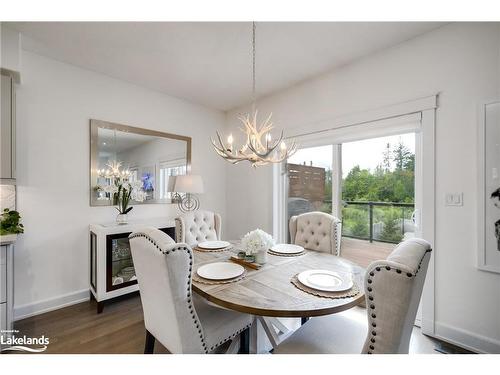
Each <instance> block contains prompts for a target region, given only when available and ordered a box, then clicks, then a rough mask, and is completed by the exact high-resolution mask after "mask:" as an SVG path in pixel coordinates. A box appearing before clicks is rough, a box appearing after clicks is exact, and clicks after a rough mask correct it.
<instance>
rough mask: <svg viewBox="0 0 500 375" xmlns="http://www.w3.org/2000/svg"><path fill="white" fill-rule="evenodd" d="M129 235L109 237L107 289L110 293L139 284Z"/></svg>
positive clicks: (121, 234)
mask: <svg viewBox="0 0 500 375" xmlns="http://www.w3.org/2000/svg"><path fill="white" fill-rule="evenodd" d="M129 235H130V233H119V234H112V235H108V236H107V239H106V253H107V257H106V258H107V262H106V263H107V266H106V268H107V269H106V279H107V280H106V289H107V290H108V291H110V290H115V289H118V288H123V287H126V286H130V285H133V284H137V277H136V276H135V269H134V263H133V262H132V253H131V251H130V243H129V240H128V236H129Z"/></svg>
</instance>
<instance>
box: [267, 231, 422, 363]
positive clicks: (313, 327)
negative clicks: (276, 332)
mask: <svg viewBox="0 0 500 375" xmlns="http://www.w3.org/2000/svg"><path fill="white" fill-rule="evenodd" d="M430 256H431V247H430V245H429V243H427V242H426V241H424V240H422V239H418V238H412V239H409V240H407V241H404V242H402V243H400V244H399V245H398V246H397V247H396V249H394V250H393V252H392V253H391V254H390V255H389V257H388V258H387V260H379V261H375V262H373V263H371V264H370V266H369V267H368V269H367V271H366V276H365V285H364V289H365V296H366V297H365V298H366V306H367V308H366V310H367V311H366V312H367V319H363V320H359V319H353V318H352V316H350V314H349V311H345V312H342V313H339V314H333V315H330V316H325V317H319V318H311V319H310V320H309V321H308V322H307V323H305V324H304V325H303V326H302V327H300V328H299V329H298V330H297V331H296V332H294V333H293V334H292V335H291V337H289V338H288V339H287V340H285V341H284V342H283V343H281V344H280V345H279V346H278V348H277V349H275V350H274V352H273V353H276V354H291V353H304V354H307V353H311V354H312V353H317V354H322V353H324V354H326V353H336V354H349V353H367V354H382V353H385V354H388V353H391V354H397V353H408V349H409V344H410V337H411V333H412V329H413V325H414V322H415V316H416V314H417V309H418V304H419V302H420V297H421V295H422V289H423V286H424V281H425V275H426V273H427V266H428V264H429V259H430ZM351 315H352V314H351Z"/></svg>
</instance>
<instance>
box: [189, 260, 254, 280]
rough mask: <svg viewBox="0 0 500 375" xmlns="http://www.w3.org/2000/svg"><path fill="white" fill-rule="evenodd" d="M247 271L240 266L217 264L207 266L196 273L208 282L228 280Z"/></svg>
mask: <svg viewBox="0 0 500 375" xmlns="http://www.w3.org/2000/svg"><path fill="white" fill-rule="evenodd" d="M243 272H245V269H244V268H243V267H242V266H240V265H239V264H234V263H228V262H216V263H209V264H205V265H204V266H201V267H200V268H198V270H197V271H196V273H197V274H198V275H199V276H200V277H203V278H204V279H208V280H227V279H233V278H235V277H238V276H241V275H242V274H243Z"/></svg>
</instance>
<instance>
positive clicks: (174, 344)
mask: <svg viewBox="0 0 500 375" xmlns="http://www.w3.org/2000/svg"><path fill="white" fill-rule="evenodd" d="M129 239H130V246H131V249H132V257H133V261H134V266H135V270H136V275H137V280H138V283H139V290H140V294H141V301H142V308H143V310H144V324H145V326H146V346H145V350H144V352H145V353H152V352H153V347H154V342H155V339H156V340H158V341H159V342H160V343H161V344H162V345H163V346H165V348H167V349H168V351H169V352H170V353H211V352H213V351H214V350H216V349H217V348H218V347H219V346H220V345H222V344H223V343H225V342H227V341H230V340H231V341H232V342H231V344H230V346H229V349H230V350H231V351H236V348H237V347H238V344H239V341H238V339H239V336H240V334H241V333H242V332H244V331H245V330H247V329H248V328H249V327H250V325H251V324H252V317H251V316H250V315H247V314H240V313H236V312H233V311H230V310H223V309H218V308H216V307H213V306H211V305H209V304H207V303H203V299H202V298H201V297H199V296H195V295H193V292H192V290H191V272H192V267H193V253H192V250H191V248H190V247H189V245H187V244H185V243H175V242H174V240H173V239H171V238H170V237H169V236H168V235H166V234H165V233H163V232H161V231H160V230H158V229H156V228H144V229H143V230H141V231H138V232H135V233H132V234H131V235H130V236H129Z"/></svg>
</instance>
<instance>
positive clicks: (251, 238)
mask: <svg viewBox="0 0 500 375" xmlns="http://www.w3.org/2000/svg"><path fill="white" fill-rule="evenodd" d="M273 246H274V240H273V237H272V236H271V235H270V234H269V233H266V232H264V231H263V230H262V229H255V230H253V231H251V232H248V233H247V234H245V236H244V237H243V238H242V240H241V247H242V248H243V250H244V251H245V253H246V255H253V256H254V257H255V261H256V262H257V263H260V264H264V263H266V262H267V250H268V249H270V248H271V247H273Z"/></svg>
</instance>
